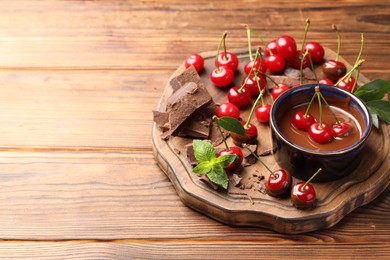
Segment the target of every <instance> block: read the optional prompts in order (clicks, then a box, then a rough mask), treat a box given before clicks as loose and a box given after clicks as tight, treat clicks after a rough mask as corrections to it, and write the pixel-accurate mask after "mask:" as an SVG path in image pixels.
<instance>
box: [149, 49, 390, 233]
mask: <svg viewBox="0 0 390 260" xmlns="http://www.w3.org/2000/svg"><path fill="white" fill-rule="evenodd" d="M233 52H235V53H236V54H237V56H238V57H239V59H240V65H239V69H238V72H237V73H236V77H235V81H234V83H235V85H240V83H241V81H242V79H243V78H244V75H243V73H242V71H243V64H244V63H245V62H246V61H247V60H248V54H247V50H233ZM325 52H326V54H325V57H326V58H330V57H334V56H335V53H334V52H333V51H331V50H329V49H325ZM201 55H202V56H203V57H204V58H205V69H204V71H203V72H201V74H200V76H201V79H202V81H203V82H204V83H205V85H206V87H207V89H208V91H209V92H210V94H211V96H212V97H213V99H214V101H215V102H216V103H222V102H224V101H226V100H227V97H226V90H221V89H218V88H216V87H215V86H214V85H213V84H212V83H211V82H210V79H209V73H210V71H211V70H212V69H213V68H214V64H213V62H214V56H215V52H205V53H201ZM340 60H341V61H343V62H345V64H346V65H347V68H350V67H351V66H350V65H349V64H348V63H347V62H346V61H345V60H343V59H342V58H340ZM183 71H184V66H183V65H182V66H180V67H179V68H178V69H177V71H176V72H175V73H174V74H173V75H172V77H175V76H177V75H179V74H180V73H182V72H183ZM319 71H320V70H317V72H319ZM319 76H320V75H319ZM359 82H360V84H361V83H365V82H368V79H367V78H365V77H364V76H363V75H361V76H360V78H359ZM171 93H172V90H171V87H170V85H169V84H167V86H166V88H165V91H164V93H163V95H162V97H161V99H160V102H159V104H158V107H157V110H159V111H164V110H165V106H166V100H167V98H168V97H169V95H170V94H171ZM267 99H268V101H269V102H272V99H271V97H270V95H267ZM252 103H253V102H252ZM249 110H250V108H248V109H246V110H245V111H241V117H242V118H247V116H248V114H249ZM256 121H257V120H256V119H255V118H254V119H252V123H255V124H256V126H257V127H258V131H259V137H260V141H259V146H260V147H263V148H264V147H265V148H267V147H268V148H270V147H272V141H271V129H270V127H269V125H267V124H260V123H257V122H256ZM389 131H390V127H389V126H387V125H385V124H383V123H381V125H380V128H379V129H375V128H374V127H373V130H372V132H371V134H370V137H369V139H368V143H367V146H366V147H365V148H364V154H363V158H362V159H361V160H360V161H358V162H356V163H359V165H358V167H357V168H356V170H355V171H353V172H352V173H351V174H350V175H348V176H347V177H344V178H343V179H341V180H337V181H333V182H328V183H315V184H314V187H315V189H316V192H317V201H316V204H315V207H313V208H312V209H309V210H304V211H303V210H297V209H296V208H295V207H294V206H293V205H292V204H291V200H290V198H282V199H280V198H274V197H271V196H269V195H267V194H265V193H264V192H263V185H264V180H260V179H261V178H262V177H261V176H263V177H264V178H265V179H267V178H268V175H269V173H268V172H267V171H266V170H265V168H264V167H263V166H262V165H261V164H260V163H256V164H254V165H253V166H250V167H243V169H241V171H240V172H237V173H238V174H240V175H241V176H242V177H243V179H242V181H241V182H242V183H243V185H242V187H235V186H234V185H229V188H228V190H227V191H223V190H218V191H215V190H213V189H211V188H209V187H208V186H207V185H205V184H204V183H203V182H201V181H200V180H199V178H198V176H197V175H195V174H194V173H192V167H191V165H190V164H189V162H188V161H187V158H186V153H185V145H186V144H189V143H191V142H192V139H189V138H181V137H171V138H170V139H168V140H167V141H164V140H162V139H161V138H160V134H161V131H160V130H159V129H158V128H157V127H156V125H155V124H153V129H152V139H153V148H154V155H155V158H156V161H157V163H158V165H159V166H160V167H161V169H162V170H163V171H164V172H165V173H166V175H167V176H168V177H169V179H170V180H171V182H172V183H173V185H174V187H175V189H176V191H177V193H178V195H179V197H180V198H181V200H182V201H183V202H184V203H185V204H186V205H187V206H189V207H191V208H193V209H195V210H197V211H199V212H201V213H203V214H205V215H207V216H209V217H211V218H214V219H216V220H218V221H221V222H223V223H225V224H229V225H237V226H258V227H264V228H268V229H271V230H274V231H277V232H281V233H286V234H297V233H303V232H309V231H314V230H318V229H323V228H329V227H332V226H333V225H335V224H336V223H338V222H339V221H340V220H341V219H342V218H343V217H344V216H345V215H347V214H348V213H350V212H351V211H353V210H354V209H356V208H357V207H360V206H362V205H365V204H367V203H369V202H371V201H372V200H374V199H375V198H376V197H377V196H378V195H379V194H380V193H382V192H383V191H384V190H385V189H386V188H387V186H388V185H389V183H390V147H389ZM228 142H231V140H230V138H229V139H228ZM230 144H231V143H230ZM262 160H263V161H264V162H265V163H266V164H267V165H269V166H270V168H271V169H272V170H276V169H278V168H280V167H279V166H278V165H277V164H276V162H275V160H274V157H273V155H268V156H264V157H262ZM297 181H299V180H298V179H294V184H295V183H296V182H297Z"/></svg>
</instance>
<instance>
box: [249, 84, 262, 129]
mask: <svg viewBox="0 0 390 260" xmlns="http://www.w3.org/2000/svg"><path fill="white" fill-rule="evenodd" d="M263 94H264V90H261V92H260V94H259V96H258V97H257V99H256V101H255V103H254V104H253V106H252V109H251V112H250V113H249V116H248V120H247V121H246V123H245V125H244V128H245V129H248V127H249V124H250V121H251V119H252V116H253V112H255V109H256V106H257V104H258V103H259V101H260V99H262V97H263Z"/></svg>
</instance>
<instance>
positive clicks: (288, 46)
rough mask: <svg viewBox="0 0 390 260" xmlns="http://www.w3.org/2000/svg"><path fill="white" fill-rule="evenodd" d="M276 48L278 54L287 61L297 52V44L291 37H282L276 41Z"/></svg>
mask: <svg viewBox="0 0 390 260" xmlns="http://www.w3.org/2000/svg"><path fill="white" fill-rule="evenodd" d="M276 48H277V50H278V54H279V55H281V56H282V57H284V58H286V59H288V58H291V57H293V56H295V54H296V52H297V44H296V42H295V40H294V38H293V37H291V36H288V35H282V36H280V37H279V38H278V39H277V40H276Z"/></svg>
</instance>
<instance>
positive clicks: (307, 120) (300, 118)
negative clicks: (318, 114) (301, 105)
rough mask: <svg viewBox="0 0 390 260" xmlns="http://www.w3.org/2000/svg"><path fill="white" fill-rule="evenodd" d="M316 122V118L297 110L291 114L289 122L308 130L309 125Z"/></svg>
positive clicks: (298, 127) (300, 128)
mask: <svg viewBox="0 0 390 260" xmlns="http://www.w3.org/2000/svg"><path fill="white" fill-rule="evenodd" d="M315 122H316V119H315V118H314V116H312V115H311V114H307V115H306V116H305V112H303V111H298V112H296V113H294V114H293V116H292V118H291V123H292V125H293V126H295V127H296V128H297V129H299V130H302V131H308V130H309V128H310V126H311V125H312V124H314V123H315Z"/></svg>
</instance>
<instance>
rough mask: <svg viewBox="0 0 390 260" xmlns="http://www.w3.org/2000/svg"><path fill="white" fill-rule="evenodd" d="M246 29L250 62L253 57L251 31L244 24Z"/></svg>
mask: <svg viewBox="0 0 390 260" xmlns="http://www.w3.org/2000/svg"><path fill="white" fill-rule="evenodd" d="M244 26H245V28H246V35H247V38H248V51H249V59H250V60H251V61H252V60H253V56H252V41H251V29H250V28H249V25H248V24H244Z"/></svg>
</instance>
